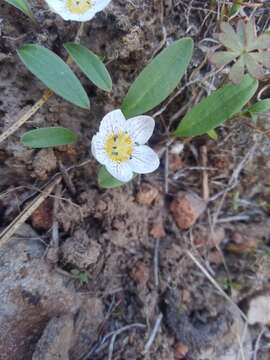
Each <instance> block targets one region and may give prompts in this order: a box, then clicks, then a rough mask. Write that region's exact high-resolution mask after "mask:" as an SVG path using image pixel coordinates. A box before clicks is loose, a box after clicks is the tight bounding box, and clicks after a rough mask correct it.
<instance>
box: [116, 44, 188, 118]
mask: <svg viewBox="0 0 270 360" xmlns="http://www.w3.org/2000/svg"><path fill="white" fill-rule="evenodd" d="M192 52H193V41H192V39H190V38H184V39H181V40H178V41H175V42H174V43H173V44H172V45H170V46H169V47H167V48H166V49H165V50H163V51H162V52H161V53H160V54H159V55H158V56H156V57H155V58H154V60H152V61H151V62H150V64H148V65H147V66H146V67H145V68H144V70H143V71H142V72H141V73H140V75H139V76H138V77H137V79H136V80H135V81H134V83H133V84H132V85H131V87H130V89H129V91H128V94H127V96H126V97H125V98H124V101H123V104H122V111H123V112H124V114H125V115H126V117H127V118H130V117H132V116H136V115H140V114H144V113H145V112H147V111H149V110H152V109H153V108H154V107H155V106H157V105H159V104H160V103H161V102H162V101H163V100H165V99H166V98H167V97H168V96H169V95H170V94H171V93H172V91H173V90H174V89H175V88H176V87H177V85H178V84H179V82H180V80H181V78H182V76H183V75H184V73H185V71H186V69H187V67H188V64H189V62H190V60H191V56H192Z"/></svg>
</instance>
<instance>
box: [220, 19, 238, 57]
mask: <svg viewBox="0 0 270 360" xmlns="http://www.w3.org/2000/svg"><path fill="white" fill-rule="evenodd" d="M220 28H221V30H222V33H221V34H220V42H221V43H223V44H224V45H225V46H226V47H228V48H229V49H231V50H233V51H236V52H240V51H241V50H242V49H243V44H242V42H241V39H239V37H238V36H237V34H236V32H235V31H234V28H233V27H232V25H231V24H229V23H227V22H222V23H221V25H220Z"/></svg>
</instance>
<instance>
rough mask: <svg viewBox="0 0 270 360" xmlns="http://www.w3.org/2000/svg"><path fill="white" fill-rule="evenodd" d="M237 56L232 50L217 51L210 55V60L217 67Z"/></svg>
mask: <svg viewBox="0 0 270 360" xmlns="http://www.w3.org/2000/svg"><path fill="white" fill-rule="evenodd" d="M237 56H238V54H237V53H235V52H232V51H218V52H216V53H214V54H213V55H212V56H211V58H210V61H211V62H212V63H213V64H215V65H216V66H217V67H221V66H224V65H227V64H229V63H230V62H231V61H233V60H234V59H235V58H236V57H237Z"/></svg>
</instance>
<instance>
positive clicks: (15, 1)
mask: <svg viewBox="0 0 270 360" xmlns="http://www.w3.org/2000/svg"><path fill="white" fill-rule="evenodd" d="M5 1H6V2H7V3H9V4H10V5H13V6H14V7H15V8H17V9H19V10H21V11H22V12H23V13H24V14H25V15H26V16H29V17H30V18H31V19H32V20H34V21H35V18H34V15H33V13H32V11H31V8H30V5H29V4H28V1H27V0H5Z"/></svg>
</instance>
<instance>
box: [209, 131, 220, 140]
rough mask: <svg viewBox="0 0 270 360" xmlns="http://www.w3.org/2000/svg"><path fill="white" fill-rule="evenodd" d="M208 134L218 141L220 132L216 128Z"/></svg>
mask: <svg viewBox="0 0 270 360" xmlns="http://www.w3.org/2000/svg"><path fill="white" fill-rule="evenodd" d="M207 135H208V136H209V137H210V139H212V140H215V141H217V140H218V134H217V132H216V130H214V129H212V130H209V131H208V132H207Z"/></svg>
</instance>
